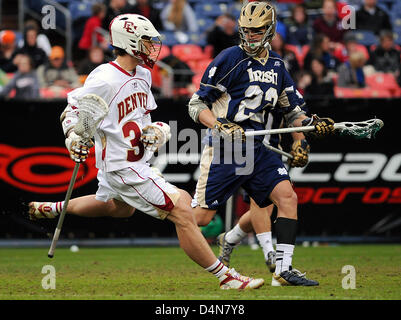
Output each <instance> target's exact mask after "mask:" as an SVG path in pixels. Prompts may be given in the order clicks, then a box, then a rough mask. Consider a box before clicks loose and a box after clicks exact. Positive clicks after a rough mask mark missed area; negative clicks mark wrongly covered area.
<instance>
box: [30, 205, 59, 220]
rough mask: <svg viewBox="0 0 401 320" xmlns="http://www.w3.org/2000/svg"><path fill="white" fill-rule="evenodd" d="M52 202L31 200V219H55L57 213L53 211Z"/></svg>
mask: <svg viewBox="0 0 401 320" xmlns="http://www.w3.org/2000/svg"><path fill="white" fill-rule="evenodd" d="M51 204H52V203H51V202H30V203H29V205H28V207H29V211H28V213H29V219H30V220H37V219H44V218H47V219H54V218H55V217H56V215H55V214H54V212H52V208H51Z"/></svg>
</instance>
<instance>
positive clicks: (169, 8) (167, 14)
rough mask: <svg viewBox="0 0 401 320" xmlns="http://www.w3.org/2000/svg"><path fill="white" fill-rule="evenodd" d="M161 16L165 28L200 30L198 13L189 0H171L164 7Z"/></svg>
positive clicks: (171, 29)
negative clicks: (196, 13)
mask: <svg viewBox="0 0 401 320" xmlns="http://www.w3.org/2000/svg"><path fill="white" fill-rule="evenodd" d="M160 18H161V19H162V21H163V28H164V30H168V31H182V32H198V30H199V27H198V23H197V20H196V15H195V12H194V10H193V9H192V7H191V6H190V5H189V4H188V3H187V0H170V2H169V3H168V4H167V5H166V6H165V7H164V8H163V10H162V12H161V14H160Z"/></svg>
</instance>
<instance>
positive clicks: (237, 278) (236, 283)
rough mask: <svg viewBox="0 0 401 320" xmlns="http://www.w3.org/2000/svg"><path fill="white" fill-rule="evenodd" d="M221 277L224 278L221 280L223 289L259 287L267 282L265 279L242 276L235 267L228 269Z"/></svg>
mask: <svg viewBox="0 0 401 320" xmlns="http://www.w3.org/2000/svg"><path fill="white" fill-rule="evenodd" d="M221 278H223V279H222V280H221V281H220V289H223V290H229V289H239V290H243V289H257V288H260V287H261V286H263V284H264V283H265V280H263V279H253V278H249V277H245V276H241V275H240V274H239V273H238V272H237V271H235V269H234V268H230V269H228V270H227V272H226V273H225V274H224V275H223V276H222V277H221ZM221 278H220V279H221Z"/></svg>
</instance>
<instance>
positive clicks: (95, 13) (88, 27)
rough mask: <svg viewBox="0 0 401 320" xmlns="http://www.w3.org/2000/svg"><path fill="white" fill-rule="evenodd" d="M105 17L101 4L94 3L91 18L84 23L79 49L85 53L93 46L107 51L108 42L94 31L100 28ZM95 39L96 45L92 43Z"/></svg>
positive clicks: (104, 8) (104, 9)
mask: <svg viewBox="0 0 401 320" xmlns="http://www.w3.org/2000/svg"><path fill="white" fill-rule="evenodd" d="M105 16H106V6H105V5H104V4H103V3H95V4H94V5H93V6H92V16H91V17H90V18H89V19H88V20H87V21H86V23H85V27H84V31H83V33H82V37H81V40H79V43H78V48H79V49H81V50H85V51H87V50H89V49H90V48H92V46H94V45H100V46H101V47H102V48H103V49H107V47H108V41H107V40H106V39H105V38H104V37H103V36H102V35H101V34H99V33H96V29H98V28H101V26H102V21H103V19H104V18H105ZM95 37H96V42H97V43H93V40H94V39H95Z"/></svg>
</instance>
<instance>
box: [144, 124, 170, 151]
mask: <svg viewBox="0 0 401 320" xmlns="http://www.w3.org/2000/svg"><path fill="white" fill-rule="evenodd" d="M170 138H171V133H170V126H169V125H168V124H167V123H164V122H160V121H158V122H153V123H152V124H150V125H148V126H146V127H145V128H143V129H142V135H141V138H140V141H141V142H142V144H143V146H144V147H145V149H146V150H148V151H151V152H156V151H157V149H159V148H160V147H161V146H162V145H164V144H165V143H166V142H167V141H168V140H169V139H170Z"/></svg>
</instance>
